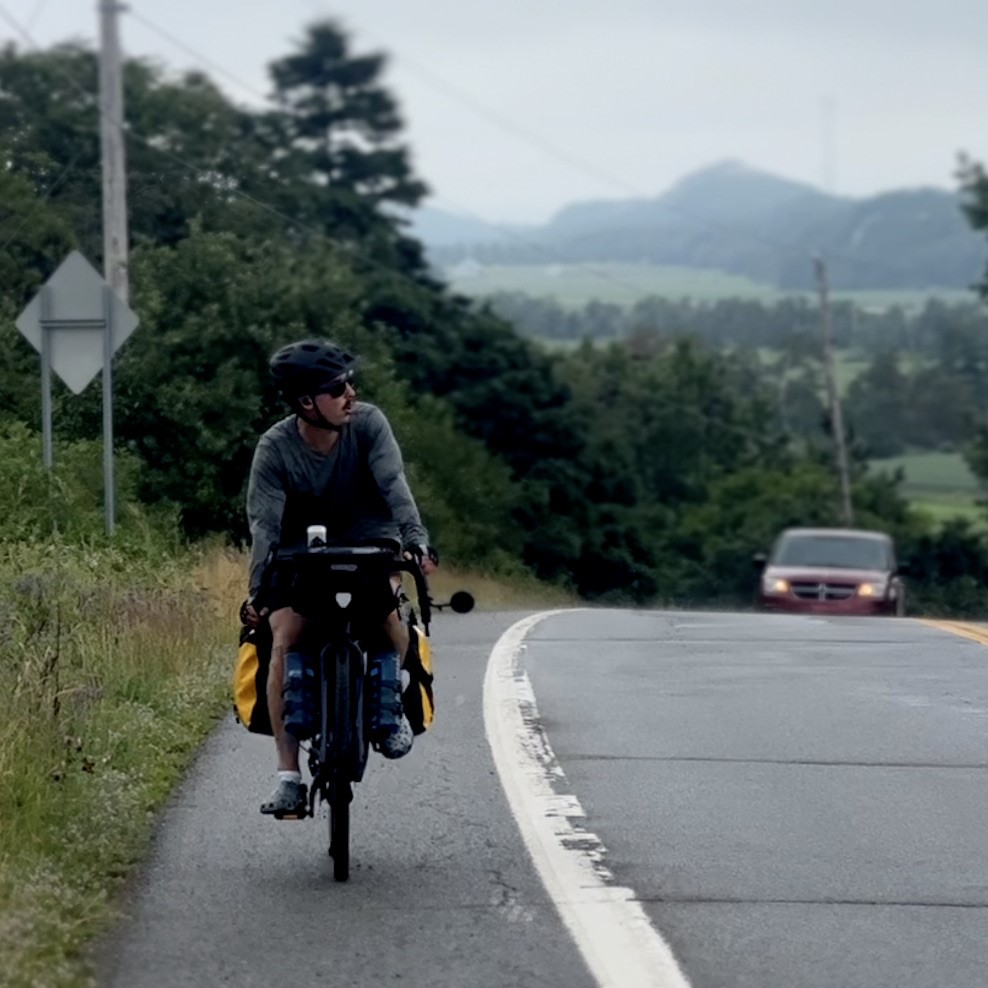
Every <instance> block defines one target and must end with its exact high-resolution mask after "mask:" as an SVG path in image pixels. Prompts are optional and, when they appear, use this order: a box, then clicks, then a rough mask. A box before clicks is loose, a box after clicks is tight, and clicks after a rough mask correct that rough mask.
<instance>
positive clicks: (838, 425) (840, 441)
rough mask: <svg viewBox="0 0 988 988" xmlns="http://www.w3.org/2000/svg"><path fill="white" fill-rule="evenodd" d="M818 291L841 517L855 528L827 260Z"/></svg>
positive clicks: (819, 271) (819, 261) (819, 264)
mask: <svg viewBox="0 0 988 988" xmlns="http://www.w3.org/2000/svg"><path fill="white" fill-rule="evenodd" d="M813 267H814V269H815V270H816V281H817V287H818V289H819V291H820V322H821V326H822V329H823V372H824V376H825V377H826V379H827V398H828V401H829V404H830V429H831V431H832V432H833V435H834V445H835V447H836V449H837V475H838V478H839V480H840V499H841V515H842V517H843V519H844V524H845V525H848V526H850V525H853V524H854V508H853V506H852V504H851V471H850V469H849V467H848V461H847V443H846V440H845V437H844V416H843V415H842V414H841V406H840V395H839V394H838V392H837V374H836V370H835V367H834V323H833V316H832V313H831V310H830V288H829V285H828V282H827V265H826V262H825V261H824V260H823V258H820V257H815V258H814V259H813Z"/></svg>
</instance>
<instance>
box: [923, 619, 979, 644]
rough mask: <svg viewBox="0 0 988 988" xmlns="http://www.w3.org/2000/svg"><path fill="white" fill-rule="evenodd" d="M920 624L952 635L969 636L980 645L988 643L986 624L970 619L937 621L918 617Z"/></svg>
mask: <svg viewBox="0 0 988 988" xmlns="http://www.w3.org/2000/svg"><path fill="white" fill-rule="evenodd" d="M918 620H919V621H920V623H921V624H926V625H929V626H930V627H931V628H936V629H938V630H939V631H949V632H950V633H951V634H952V635H960V636H961V637H962V638H970V639H971V641H976V642H978V643H979V644H981V645H988V624H974V623H973V622H970V621H937V620H933V619H932V618H919V619H918Z"/></svg>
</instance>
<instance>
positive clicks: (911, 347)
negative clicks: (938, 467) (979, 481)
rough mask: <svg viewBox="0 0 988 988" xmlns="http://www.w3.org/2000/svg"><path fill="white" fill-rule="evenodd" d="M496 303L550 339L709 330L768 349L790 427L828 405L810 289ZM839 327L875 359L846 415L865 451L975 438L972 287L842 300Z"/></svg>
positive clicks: (810, 425)
mask: <svg viewBox="0 0 988 988" xmlns="http://www.w3.org/2000/svg"><path fill="white" fill-rule="evenodd" d="M486 304H487V305H489V306H490V308H491V310H492V311H493V312H495V313H497V314H498V315H499V316H501V317H503V318H505V319H507V320H508V321H510V322H511V323H512V324H513V325H514V326H516V327H517V328H518V330H519V331H520V332H523V333H525V334H526V335H528V336H531V337H533V338H536V339H540V340H548V341H556V342H558V341H576V340H591V341H595V342H598V343H601V342H605V343H606V342H612V341H623V342H624V343H625V344H626V345H628V346H630V347H632V348H634V347H636V346H638V345H639V344H640V342H641V341H642V340H651V341H655V340H660V341H662V340H664V341H672V340H676V339H680V338H686V339H692V340H698V341H701V342H702V343H704V344H706V345H707V346H710V347H714V348H717V349H719V350H722V351H725V352H731V353H735V354H745V353H746V352H747V355H748V358H749V359H750V357H751V355H752V354H753V353H754V352H756V351H757V352H758V360H759V362H760V363H761V364H763V365H764V367H765V371H766V374H765V379H766V381H767V382H774V391H775V396H776V397H775V406H776V408H775V416H776V419H777V422H778V426H779V428H781V429H782V430H783V431H784V432H786V433H787V434H792V435H795V436H800V437H804V438H808V437H812V436H814V435H818V434H819V432H820V427H821V422H823V421H824V417H825V414H826V412H825V406H824V397H825V394H826V390H825V386H824V380H823V371H822V363H821V359H822V347H821V343H820V332H821V330H820V310H819V305H818V304H816V303H814V302H811V301H809V300H808V299H802V298H789V299H783V300H781V301H779V302H776V303H773V304H766V303H763V302H759V301H750V300H745V299H722V300H718V301H716V302H695V301H691V300H688V299H682V300H674V299H665V298H647V299H643V300H641V301H640V302H638V303H636V304H635V305H633V306H628V307H622V306H618V305H611V304H605V303H600V302H593V303H591V304H589V305H586V306H584V307H583V308H580V309H569V308H565V307H563V306H561V305H559V304H558V303H557V302H555V301H553V300H551V299H545V298H533V297H530V296H526V295H523V294H518V293H499V294H495V295H492V296H490V298H489V299H487V300H486ZM832 319H833V326H834V338H835V342H836V345H837V347H838V349H839V350H840V351H841V352H842V353H843V354H844V355H845V356H853V357H854V358H855V360H856V361H858V362H861V361H864V362H865V363H866V366H865V367H864V368H863V369H862V370H861V372H860V373H858V374H857V375H856V377H855V378H854V380H853V381H852V382H851V383H850V385H849V386H848V389H847V394H846V396H845V408H844V411H845V413H846V417H847V420H848V424H849V426H850V429H851V431H852V433H853V435H854V437H855V439H856V440H857V441H859V442H860V443H862V444H864V447H865V448H864V449H863V450H862V453H863V455H865V456H874V457H884V456H895V455H898V454H900V453H903V452H905V451H907V450H922V449H945V448H952V449H961V450H962V449H964V447H965V446H966V445H967V444H969V443H970V442H971V440H972V437H973V436H974V434H975V431H976V429H977V427H978V425H979V423H981V422H982V421H983V420H984V419H985V418H986V415H988V310H986V309H985V308H984V306H983V305H980V304H978V303H977V302H976V301H974V300H973V299H972V301H971V302H969V303H954V304H946V303H944V302H942V301H940V300H937V299H930V300H929V301H927V302H926V304H925V305H924V306H923V307H922V308H921V309H919V310H918V311H915V312H912V311H908V310H905V309H903V308H901V307H897V306H893V307H891V308H889V309H883V310H869V309H865V308H862V307H860V306H858V305H856V304H854V303H851V302H847V301H839V302H837V303H836V304H835V305H834V306H833V313H832ZM770 386H771V385H770Z"/></svg>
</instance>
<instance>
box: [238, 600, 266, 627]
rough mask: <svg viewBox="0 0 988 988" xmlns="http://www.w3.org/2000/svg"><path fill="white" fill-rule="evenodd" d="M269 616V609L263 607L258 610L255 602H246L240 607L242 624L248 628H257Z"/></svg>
mask: <svg viewBox="0 0 988 988" xmlns="http://www.w3.org/2000/svg"><path fill="white" fill-rule="evenodd" d="M267 616H268V609H267V608H266V607H262V608H261V609H260V610H258V609H257V608H256V607H255V606H254V601H253V600H245V601H244V602H243V604H242V605H241V607H240V622H241V624H245V625H247V627H248V628H256V627H257V626H258V625H259V624H260V623H261V620H262V619H263V618H266V617H267Z"/></svg>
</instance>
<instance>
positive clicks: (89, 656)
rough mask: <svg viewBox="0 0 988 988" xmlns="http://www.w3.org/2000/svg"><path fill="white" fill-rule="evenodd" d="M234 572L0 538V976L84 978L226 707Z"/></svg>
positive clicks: (236, 595) (239, 582)
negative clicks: (95, 939) (130, 873)
mask: <svg viewBox="0 0 988 988" xmlns="http://www.w3.org/2000/svg"><path fill="white" fill-rule="evenodd" d="M243 572H244V571H243V566H242V563H241V561H240V560H239V558H238V557H236V556H234V555H232V554H227V553H224V552H222V551H220V550H213V551H212V552H205V551H191V550H187V551H184V552H179V553H175V554H167V553H161V552H157V551H152V552H149V553H147V554H146V555H145V556H143V557H142V556H140V555H137V554H135V553H134V552H133V551H126V550H122V549H120V548H115V547H112V546H102V547H94V546H86V545H79V544H71V543H68V542H65V541H63V540H60V539H58V538H53V539H51V540H49V541H47V542H45V543H41V542H29V543H17V544H11V543H8V544H2V545H0V681H2V682H3V684H4V690H3V695H4V697H5V699H4V704H3V708H4V709H3V718H2V719H0V779H2V785H0V821H2V824H0V984H3V985H10V986H21V985H23V986H28V985H30V986H32V988H36V986H47V985H51V986H75V985H81V984H88V983H89V976H88V974H87V970H86V965H85V960H84V949H83V948H84V946H85V944H86V943H87V941H88V940H89V939H90V938H91V937H92V936H93V935H94V934H95V933H96V932H97V931H98V930H99V929H100V928H101V927H102V926H103V925H104V924H105V923H106V922H107V920H108V918H109V916H110V915H111V908H110V903H111V901H112V895H113V892H114V889H115V888H116V886H117V884H118V883H119V881H120V879H121V878H122V877H123V876H124V875H125V874H126V873H127V870H128V868H129V867H130V866H131V865H132V864H133V863H134V862H135V861H136V860H138V859H139V857H140V855H141V853H142V851H143V849H144V846H145V843H146V840H147V837H148V834H149V831H150V820H151V816H150V814H151V812H152V811H153V810H154V809H155V807H156V806H157V805H158V804H159V803H160V802H161V800H162V799H163V798H164V797H165V796H166V795H167V793H168V792H169V791H170V789H171V787H172V786H173V785H174V783H175V781H176V779H177V778H178V776H179V774H180V773H181V771H182V769H183V768H184V767H185V765H186V764H187V762H188V760H189V758H190V757H191V755H192V753H193V752H194V751H195V749H196V747H197V746H198V744H199V742H200V741H201V739H202V737H203V735H204V733H205V732H206V731H207V730H208V728H209V726H210V725H211V723H212V722H213V720H214V719H215V718H216V716H217V715H218V714H219V713H221V712H222V711H224V710H225V709H227V705H228V696H229V675H230V670H231V666H232V655H233V645H234V642H235V632H236V628H235V624H236V604H237V602H238V601H239V599H240V597H241V596H242V590H243Z"/></svg>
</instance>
